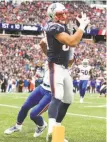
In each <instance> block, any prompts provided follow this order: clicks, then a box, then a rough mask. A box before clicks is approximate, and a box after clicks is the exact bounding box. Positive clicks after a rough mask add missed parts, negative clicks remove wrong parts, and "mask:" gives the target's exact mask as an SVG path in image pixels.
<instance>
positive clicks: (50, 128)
mask: <svg viewBox="0 0 107 142" xmlns="http://www.w3.org/2000/svg"><path fill="white" fill-rule="evenodd" d="M55 125H56V119H54V118H49V121H48V134H51V133H52V131H53V127H54V126H55Z"/></svg>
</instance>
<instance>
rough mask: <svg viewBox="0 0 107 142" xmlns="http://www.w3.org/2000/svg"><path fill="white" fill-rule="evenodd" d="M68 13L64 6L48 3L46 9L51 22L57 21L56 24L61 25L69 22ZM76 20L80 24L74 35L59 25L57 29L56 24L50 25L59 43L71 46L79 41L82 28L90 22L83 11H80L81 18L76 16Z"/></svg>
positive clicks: (82, 31)
mask: <svg viewBox="0 0 107 142" xmlns="http://www.w3.org/2000/svg"><path fill="white" fill-rule="evenodd" d="M68 13H69V12H68V11H67V9H66V8H65V7H64V6H62V5H58V4H56V5H55V4H54V5H50V6H49V7H48V11H47V14H48V17H50V19H51V20H52V22H54V25H55V23H57V25H58V24H59V25H60V24H62V26H63V25H67V24H68V23H69V16H68ZM76 20H77V21H78V22H79V23H80V26H79V28H78V30H77V31H76V32H75V34H74V35H69V33H67V32H66V31H65V30H64V29H63V30H62V31H61V26H60V28H59V29H58V28H57V27H58V26H57V27H54V26H53V27H51V29H52V30H51V32H52V33H53V35H54V37H55V38H56V39H57V40H58V41H59V42H60V43H62V44H65V45H67V46H71V47H72V46H76V45H77V44H78V43H79V42H80V40H81V38H82V36H83V33H84V29H85V28H86V26H87V25H88V24H89V23H90V20H89V18H88V17H87V16H86V14H85V13H83V12H82V13H81V18H79V17H76ZM55 29H57V30H56V31H57V32H56V33H54V31H55Z"/></svg>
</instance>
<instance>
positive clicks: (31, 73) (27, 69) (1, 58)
mask: <svg viewBox="0 0 107 142" xmlns="http://www.w3.org/2000/svg"><path fill="white" fill-rule="evenodd" d="M39 40H40V39H37V38H35V37H31V38H29V37H28V38H27V37H19V38H10V37H5V38H0V80H1V84H2V82H3V80H4V79H6V80H7V85H8V81H9V80H11V81H12V80H13V81H12V82H13V85H17V83H16V82H17V81H19V80H20V79H21V80H22V81H24V80H26V79H27V80H29V81H31V82H32V81H33V86H36V84H35V83H36V81H37V80H38V75H37V74H36V72H37V69H40V71H42V70H43V69H44V62H45V61H46V59H47V58H46V56H45V55H44V54H43V52H42V50H41V48H40V47H39V44H38V43H39ZM75 57H76V61H75V63H74V64H73V66H72V67H71V68H70V69H69V71H70V73H71V75H72V76H73V77H74V78H75V77H78V75H77V74H76V70H77V68H78V65H80V64H81V62H82V60H83V59H85V58H88V59H89V62H90V65H91V66H92V68H93V70H94V72H93V73H94V77H95V78H99V77H101V78H103V77H104V75H103V73H104V71H105V68H106V61H105V59H106V45H105V43H104V42H101V43H94V42H88V41H81V43H80V44H79V45H78V48H77V49H76V50H75ZM7 85H6V86H7ZM5 91H6V90H5Z"/></svg>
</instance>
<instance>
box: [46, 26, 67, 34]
mask: <svg viewBox="0 0 107 142" xmlns="http://www.w3.org/2000/svg"><path fill="white" fill-rule="evenodd" d="M64 31H65V29H64V26H62V25H60V24H54V25H52V26H51V27H50V28H49V31H48V32H49V34H50V35H53V36H56V35H57V34H60V33H62V32H64Z"/></svg>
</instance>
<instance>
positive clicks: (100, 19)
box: [0, 1, 106, 29]
mask: <svg viewBox="0 0 107 142" xmlns="http://www.w3.org/2000/svg"><path fill="white" fill-rule="evenodd" d="M50 3H51V2H49V1H47V2H45V1H32V2H30V1H27V2H22V3H21V4H20V5H17V4H12V2H7V3H5V2H3V1H1V2H0V22H6V23H13V24H14V23H19V24H27V25H28V24H29V25H35V24H40V25H43V26H44V25H45V22H46V21H47V20H48V19H47V17H46V9H47V7H48V6H49V4H50ZM62 3H63V4H64V5H65V6H66V8H67V9H68V10H69V12H70V16H71V21H74V24H75V17H76V16H78V15H80V13H81V12H82V11H83V12H85V13H86V14H87V15H88V16H89V17H90V19H91V24H90V27H91V28H93V29H94V28H100V29H105V28H106V21H105V19H106V9H105V8H103V9H99V8H96V7H93V8H91V7H90V6H89V5H87V4H86V3H85V2H80V1H71V2H70V1H69V2H67V1H63V2H62Z"/></svg>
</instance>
